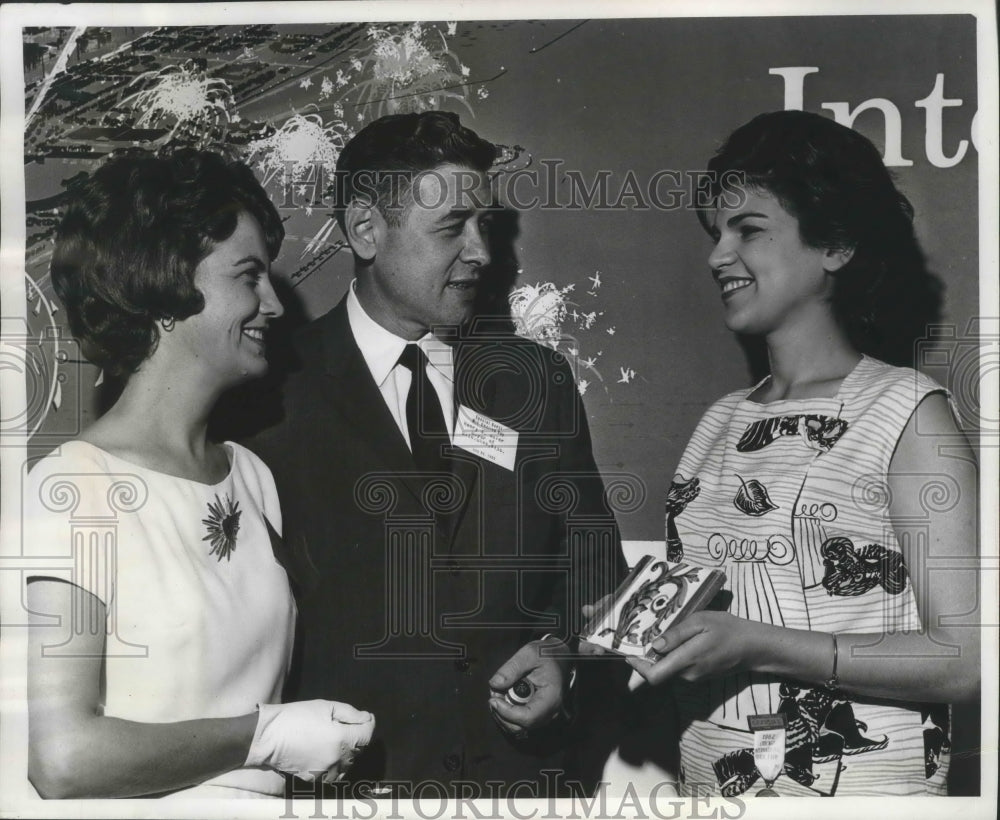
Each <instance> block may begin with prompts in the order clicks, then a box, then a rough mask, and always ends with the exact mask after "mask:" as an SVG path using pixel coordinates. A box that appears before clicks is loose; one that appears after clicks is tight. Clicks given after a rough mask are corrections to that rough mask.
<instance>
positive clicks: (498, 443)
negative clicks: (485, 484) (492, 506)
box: [453, 404, 518, 470]
mask: <svg viewBox="0 0 1000 820" xmlns="http://www.w3.org/2000/svg"><path fill="white" fill-rule="evenodd" d="M517 439H518V432H517V430H513V429H511V428H510V427H508V426H507V425H506V424H501V423H500V422H499V421H496V420H494V419H491V418H490V417H489V416H484V415H483V414H482V413H477V412H476V411H475V410H473V409H471V408H469V407H466V406H465V405H464V404H460V405H459V406H458V417H457V418H456V419H455V439H454V442H453V443H454V444H455V446H456V447H461V448H462V449H463V450H465V451H466V452H469V453H472V454H473V455H474V456H479V458H483V459H486V460H487V461H489V462H491V463H493V464H496V465H497V466H499V467H503V468H504V469H505V470H513V469H514V463H515V461H516V459H517Z"/></svg>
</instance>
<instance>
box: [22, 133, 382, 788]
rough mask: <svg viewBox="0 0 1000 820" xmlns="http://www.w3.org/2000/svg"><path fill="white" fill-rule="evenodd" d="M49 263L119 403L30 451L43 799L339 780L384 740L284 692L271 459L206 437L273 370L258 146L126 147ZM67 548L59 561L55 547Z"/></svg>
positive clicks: (32, 671)
mask: <svg viewBox="0 0 1000 820" xmlns="http://www.w3.org/2000/svg"><path fill="white" fill-rule="evenodd" d="M73 193H74V199H73V203H72V204H71V205H70V206H69V208H68V210H67V212H66V214H65V217H64V219H63V221H62V223H61V225H60V227H59V231H58V234H57V238H56V247H55V250H54V254H53V261H52V280H53V284H54V286H55V289H56V291H57V293H58V294H59V297H60V299H61V300H62V303H63V305H64V306H65V308H66V312H67V315H68V318H69V323H70V327H71V329H72V331H73V333H74V335H75V337H76V338H77V340H79V342H80V344H81V346H82V349H83V351H84V354H85V355H86V356H87V357H88V358H89V359H90V360H91V361H93V362H94V363H95V364H97V365H99V366H100V367H101V368H103V370H104V371H105V372H108V373H110V374H112V375H115V376H119V377H120V378H121V379H122V380H123V381H124V387H123V389H122V391H121V394H120V397H119V398H118V399H117V401H116V402H115V403H114V405H113V406H112V407H111V408H110V409H109V410H108V411H107V412H106V413H105V414H104V415H103V416H102V417H101V418H99V419H98V420H97V421H96V422H94V423H93V424H92V425H91V426H90V427H89V428H88V429H87V430H85V431H84V432H83V433H82V434H81V435H80V436H79V437H78V438H77V439H75V440H73V441H69V442H67V443H65V444H64V445H62V446H61V447H60V448H58V449H57V450H56V451H55V452H53V453H52V454H50V455H49V456H47V457H46V458H44V459H42V460H41V461H40V462H39V463H38V464H37V465H35V467H34V468H33V469H32V471H31V473H30V475H29V477H28V479H27V482H26V492H25V514H24V543H25V549H26V552H27V554H30V555H34V556H37V557H45V558H46V559H47V563H46V564H42V566H47V567H49V568H48V569H46V570H44V571H42V570H39V571H37V572H34V573H32V574H31V575H30V576H29V577H28V579H27V581H28V583H27V588H26V598H27V604H28V608H29V610H30V612H31V613H32V615H31V623H30V628H29V653H30V654H29V658H28V710H29V714H28V717H29V763H28V776H29V779H30V780H31V782H32V784H33V785H34V786H35V788H36V790H37V791H38V792H39V793H40V794H41V795H42V796H43V797H57V798H70V797H132V796H149V795H155V796H166V795H171V796H175V795H181V796H185V797H190V796H224V797H266V796H274V795H280V794H282V793H283V790H284V782H285V777H284V774H282V773H283V772H293V773H296V774H300V775H301V776H303V777H306V778H307V779H314V778H316V777H322V778H324V779H335V778H337V777H338V776H340V775H341V774H342V773H343V772H344V771H345V770H346V768H347V767H348V766H349V764H350V762H351V759H352V757H353V755H354V753H355V752H356V750H357V749H358V748H360V747H362V746H364V745H365V744H366V743H367V742H368V740H369V739H370V737H371V732H372V729H373V725H374V724H373V718H372V716H371V715H370V714H368V713H367V712H360V711H358V710H356V709H354V708H353V707H352V706H350V705H349V704H344V703H336V702H334V701H326V700H315V701H305V702H297V703H290V704H281V690H282V686H283V684H284V680H285V676H286V674H287V672H288V666H289V661H290V658H291V649H292V635H293V631H294V624H295V615H296V612H295V604H294V601H293V598H292V596H291V592H290V589H289V582H288V577H287V576H286V572H285V568H284V566H283V565H282V563H281V561H282V560H283V557H284V554H285V553H284V552H283V549H282V545H281V539H280V532H281V511H280V508H279V506H278V498H277V493H276V490H275V487H274V482H273V480H272V478H271V473H270V471H269V470H268V469H267V467H266V466H265V465H264V464H263V462H261V461H260V459H258V458H257V457H256V456H254V455H253V454H252V453H251V452H250V451H248V450H246V449H244V448H242V447H240V446H239V445H237V444H234V443H232V442H225V443H221V444H220V443H213V442H211V441H209V440H208V437H207V426H208V419H209V415H210V413H211V410H212V408H213V406H214V405H215V403H216V401H217V400H218V398H219V396H220V395H221V394H222V393H223V392H224V391H225V390H227V389H228V388H230V387H232V386H234V385H236V384H239V383H241V382H244V381H246V380H247V379H251V378H256V377H259V376H261V375H263V374H264V373H265V372H266V370H267V360H266V358H265V352H266V339H267V333H268V324H269V322H270V321H272V320H273V319H276V318H278V317H279V316H280V315H281V314H282V307H281V304H280V302H279V301H278V298H277V296H276V295H275V292H274V290H273V288H272V286H271V283H270V278H269V271H270V264H271V262H272V261H273V260H274V258H275V257H276V256H277V253H278V250H279V248H280V246H281V241H282V238H283V235H284V230H283V228H282V225H281V220H280V218H279V216H278V213H277V211H276V210H275V208H274V206H273V205H272V204H271V202H270V200H269V199H268V197H267V195H266V193H265V192H264V190H263V189H262V188H261V186H260V184H259V183H258V182H257V180H256V179H255V178H254V176H253V173H252V172H251V171H250V170H249V169H248V168H247V167H246V166H244V165H241V164H239V163H231V162H228V161H226V160H225V159H223V158H222V157H220V156H218V155H215V154H212V153H209V152H199V151H194V150H192V149H182V150H179V151H177V152H175V153H173V154H172V155H170V156H167V157H162V158H158V157H154V156H153V155H152V154H149V155H146V156H141V157H128V158H122V159H116V160H111V161H109V162H108V163H106V164H105V165H104V166H102V167H101V168H100V169H99V170H97V171H96V172H95V173H94V174H93V176H92V177H91V178H90V179H89V180H87V181H86V182H85V183H84V184H83V185H82V186H81V187H80V188H79V189H76V190H75V191H74V192H73ZM51 559H59V560H55V561H53V560H51Z"/></svg>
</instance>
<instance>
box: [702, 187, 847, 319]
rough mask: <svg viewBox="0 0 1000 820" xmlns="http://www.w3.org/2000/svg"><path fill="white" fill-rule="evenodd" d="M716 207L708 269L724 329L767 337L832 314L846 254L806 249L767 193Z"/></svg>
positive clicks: (745, 193) (740, 194)
mask: <svg viewBox="0 0 1000 820" xmlns="http://www.w3.org/2000/svg"><path fill="white" fill-rule="evenodd" d="M734 194H735V195H734ZM718 205H719V207H718V209H717V210H716V211H715V212H714V213H713V214H712V215H711V219H710V223H709V232H710V233H711V235H712V238H713V240H714V241H715V247H714V248H713V249H712V252H711V253H710V254H709V257H708V263H709V265H710V266H711V268H712V275H713V277H714V278H715V281H716V283H717V284H718V285H719V288H720V289H721V291H722V303H723V305H724V307H725V322H726V327H728V328H729V329H730V330H732V331H734V332H736V333H744V334H749V335H755V336H766V335H768V334H770V333H773V332H775V331H777V330H779V329H781V328H783V327H786V326H788V325H789V324H790V323H791V324H794V323H801V322H807V323H808V322H810V321H812V320H813V319H814V318H815V317H816V316H817V311H824V312H826V313H829V312H830V297H831V294H832V292H833V276H831V275H830V274H832V273H834V272H835V271H836V270H838V269H839V268H841V267H842V266H843V265H844V264H846V262H847V261H848V259H849V258H850V255H849V253H847V254H845V252H843V251H838V250H832V249H826V248H813V247H811V246H809V245H807V244H806V243H805V242H803V240H802V236H801V235H800V233H799V221H798V219H797V218H796V217H795V216H794V215H792V214H791V213H789V212H788V211H787V210H785V208H784V207H783V206H782V204H781V202H780V201H779V200H778V199H777V198H776V197H775V196H774V195H773V194H771V193H770V192H769V191H767V190H765V189H758V188H750V187H746V188H740V189H736V190H733V191H728V192H727V194H726V196H722V197H720V198H719V203H718ZM806 326H807V327H808V325H806Z"/></svg>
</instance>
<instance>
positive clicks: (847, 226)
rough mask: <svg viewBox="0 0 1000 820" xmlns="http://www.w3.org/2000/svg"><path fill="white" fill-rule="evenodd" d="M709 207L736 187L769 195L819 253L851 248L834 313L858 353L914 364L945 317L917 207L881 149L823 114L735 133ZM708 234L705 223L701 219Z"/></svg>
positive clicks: (721, 158)
mask: <svg viewBox="0 0 1000 820" xmlns="http://www.w3.org/2000/svg"><path fill="white" fill-rule="evenodd" d="M708 168H709V171H710V179H711V180H712V182H711V184H712V186H713V190H712V199H713V201H714V200H715V198H717V197H718V196H719V195H720V193H722V192H723V188H724V187H728V186H729V185H731V184H732V183H733V182H737V181H738V183H739V184H744V185H747V186H749V187H751V188H758V189H762V190H766V191H768V192H770V193H771V194H773V195H774V196H775V197H777V199H778V200H779V201H780V202H781V204H782V206H783V207H784V208H785V209H786V210H787V211H788V212H789V213H790V214H792V215H793V216H795V217H796V219H797V220H798V222H799V232H800V234H801V236H802V241H803V242H805V243H806V244H808V245H810V246H812V247H816V248H839V249H853V251H854V254H853V256H852V257H851V260H850V262H848V263H847V264H846V265H845V266H844V267H843V268H841V269H840V270H839V271H837V273H836V274H835V277H836V278H835V282H834V290H833V304H832V307H833V313H834V316H835V317H836V318H837V320H838V321H839V322H840V324H841V326H842V327H843V328H844V330H845V331H846V333H847V335H848V338H849V339H850V341H851V343H852V344H853V345H854V346H855V348H856V349H857V350H859V351H861V352H863V353H867V354H869V355H871V356H874V357H876V358H879V359H882V360H883V361H887V362H890V363H891V364H898V365H912V364H913V358H914V349H913V348H914V343H915V341H916V340H917V339H919V338H921V337H923V336H924V335H925V334H926V328H927V324H928V323H930V322H934V321H936V320H937V319H938V318H939V315H940V307H941V295H942V286H941V283H940V280H939V279H938V278H937V277H936V276H934V274H932V273H931V272H930V271H929V270H928V269H927V264H926V261H925V259H924V256H923V253H922V252H921V250H920V247H919V245H918V244H917V239H916V236H915V234H914V231H913V207H912V206H911V205H910V203H909V201H908V200H907V199H906V197H905V196H903V194H901V193H900V192H899V191H898V190H897V189H896V186H895V184H894V183H893V180H892V177H891V175H890V174H889V171H888V169H887V168H886V167H885V165H884V164H883V162H882V157H881V156H880V155H879V152H878V150H877V149H876V148H875V146H874V145H872V143H871V142H870V141H869V140H868V139H867V138H866V137H864V136H862V135H861V134H859V133H858V132H856V131H854V130H852V129H850V128H847V127H845V126H843V125H840V124H839V123H836V122H834V121H833V120H831V119H828V118H826V117H823V116H821V115H819V114H811V113H807V112H805V111H777V112H773V113H769V114H761V115H759V116H757V117H755V118H754V119H752V120H751V121H750V122H748V123H746V124H745V125H743V126H741V127H740V128H737V129H736V130H735V131H734V132H733V133H732V134H731V135H730V136H729V138H728V139H727V140H726V142H725V143H724V144H723V146H722V147H721V148H720V149H719V151H718V152H717V153H716V155H715V157H713V158H712V160H711V161H710V162H709V163H708ZM699 217H700V219H701V220H702V224H703V225H704V226H705V227H706V228H707V227H708V224H707V221H706V220H707V219H708V215H707V213H706V212H705V211H701V212H699Z"/></svg>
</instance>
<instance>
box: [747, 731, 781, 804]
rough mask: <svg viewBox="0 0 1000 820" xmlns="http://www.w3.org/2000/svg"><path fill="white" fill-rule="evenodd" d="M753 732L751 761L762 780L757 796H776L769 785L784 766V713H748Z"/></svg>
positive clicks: (772, 783)
mask: <svg viewBox="0 0 1000 820" xmlns="http://www.w3.org/2000/svg"><path fill="white" fill-rule="evenodd" d="M747 720H748V722H749V723H750V731H751V732H753V762H754V765H755V766H756V767H757V771H758V772H760V776H761V777H762V778H763V780H764V788H763V789H761V790H760V791H759V792H757V797H778V796H779V795H778V793H777V792H776V791H775V790H774V789H772V788H771V787H772V786H773V785H774V781H775V780H777V779H778V775H780V774H781V771H782V769H784V767H785V730H786V728H787V727H788V718H787V716H786V715H750V716H749V717H748V718H747Z"/></svg>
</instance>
